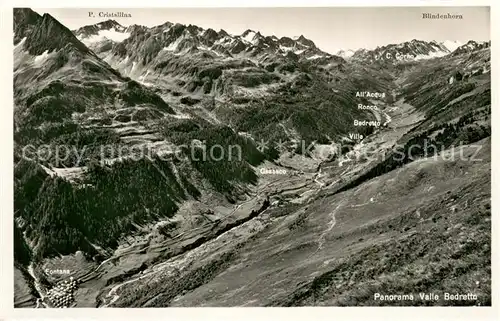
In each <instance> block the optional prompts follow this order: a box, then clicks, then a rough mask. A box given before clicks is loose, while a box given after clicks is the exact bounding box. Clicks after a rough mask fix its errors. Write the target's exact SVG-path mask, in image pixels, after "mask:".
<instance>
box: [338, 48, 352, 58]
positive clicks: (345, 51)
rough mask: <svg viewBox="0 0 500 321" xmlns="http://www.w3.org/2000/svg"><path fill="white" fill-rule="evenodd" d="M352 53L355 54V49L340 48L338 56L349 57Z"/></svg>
mask: <svg viewBox="0 0 500 321" xmlns="http://www.w3.org/2000/svg"><path fill="white" fill-rule="evenodd" d="M352 55H354V50H351V49H340V50H339V51H338V52H337V56H340V57H342V58H344V59H345V58H349V57H351V56H352Z"/></svg>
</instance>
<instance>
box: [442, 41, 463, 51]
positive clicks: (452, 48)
mask: <svg viewBox="0 0 500 321" xmlns="http://www.w3.org/2000/svg"><path fill="white" fill-rule="evenodd" d="M441 44H442V45H443V46H444V47H446V49H448V50H449V51H450V52H451V51H455V50H456V49H457V48H458V47H460V46H462V45H463V43H462V42H460V41H458V40H455V41H453V40H446V41H443V42H442V43H441Z"/></svg>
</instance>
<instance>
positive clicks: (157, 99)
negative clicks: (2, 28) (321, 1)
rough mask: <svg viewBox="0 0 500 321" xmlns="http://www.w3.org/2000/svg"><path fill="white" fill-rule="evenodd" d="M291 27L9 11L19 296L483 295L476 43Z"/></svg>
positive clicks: (481, 75) (233, 302)
mask: <svg viewBox="0 0 500 321" xmlns="http://www.w3.org/2000/svg"><path fill="white" fill-rule="evenodd" d="M346 32H348V31H346ZM292 36H293V35H290V37H281V38H278V37H276V36H273V35H263V34H261V33H260V32H259V31H254V30H246V31H245V32H243V33H242V34H240V35H233V34H229V33H228V32H226V31H224V30H219V31H216V30H213V29H203V28H200V27H198V26H194V25H183V24H179V23H174V22H165V23H164V24H162V25H158V26H155V27H146V26H141V25H130V26H122V25H120V24H119V23H118V22H116V21H114V20H107V21H102V22H99V23H97V24H94V25H88V26H84V27H81V28H79V29H77V30H69V29H68V28H66V27H65V26H64V25H63V24H61V23H60V22H59V21H57V20H56V19H55V18H54V17H52V16H51V15H49V14H43V15H40V14H38V13H36V12H35V11H33V10H31V9H27V8H23V9H14V39H13V40H14V49H13V50H14V67H13V73H14V75H13V77H14V254H15V264H14V265H15V266H14V276H15V293H14V294H15V298H14V305H15V307H38V308H45V307H169V306H359V305H483V306H484V305H491V288H490V282H491V260H490V254H491V233H490V232H491V212H490V197H491V187H490V183H491V179H490V165H491V161H490V147H491V119H490V118H491V116H490V115H491V85H490V81H491V71H490V43H489V42H480V41H478V40H477V39H476V40H475V39H471V40H470V41H469V42H467V43H458V42H455V41H446V42H437V41H431V42H427V41H421V40H411V41H408V42H404V43H399V44H388V45H384V46H381V47H378V48H376V49H373V50H366V49H359V50H355V51H349V50H343V51H342V52H339V53H338V54H332V53H327V52H325V51H323V50H321V49H320V48H318V47H317V46H316V44H315V43H314V42H313V41H312V40H310V39H308V38H306V37H304V36H299V37H293V38H292ZM332 41H333V40H332ZM235 146H236V147H238V148H236V149H235V148H232V147H235ZM415 146H418V148H414V147H415ZM212 151H214V154H215V155H211V156H212V157H210V156H208V154H210V153H209V152H212ZM221 153H222V154H223V156H224V157H219V156H220V155H221ZM410 292H412V293H413V297H414V298H415V299H414V300H406V301H404V300H401V301H387V300H376V299H375V296H374V293H408V294H409V293H410ZM444 292H447V293H453V294H456V293H465V294H466V293H474V294H475V295H476V296H475V299H470V298H469V299H466V298H464V297H457V298H458V299H454V300H446V299H445V296H444V295H443V293H444ZM419 293H425V294H427V293H436V294H439V295H438V299H432V300H430V299H429V300H420V299H419V297H420V296H419ZM433 298H434V297H433Z"/></svg>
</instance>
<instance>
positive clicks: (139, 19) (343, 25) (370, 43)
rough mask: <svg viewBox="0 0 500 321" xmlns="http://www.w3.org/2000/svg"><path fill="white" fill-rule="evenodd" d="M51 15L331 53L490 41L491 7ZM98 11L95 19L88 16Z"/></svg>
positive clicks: (67, 21)
mask: <svg viewBox="0 0 500 321" xmlns="http://www.w3.org/2000/svg"><path fill="white" fill-rule="evenodd" d="M34 10H35V11H37V12H38V13H40V14H43V13H45V12H48V13H50V14H51V15H52V16H54V17H55V18H56V19H58V20H59V21H60V22H61V23H62V24H64V25H65V26H66V27H68V28H70V29H72V30H73V29H76V28H79V27H81V26H84V25H88V24H95V23H98V22H100V21H104V20H108V19H109V18H99V17H98V13H99V12H119V11H121V12H126V13H130V14H131V15H132V17H131V18H113V19H115V20H116V21H118V22H119V23H120V24H122V25H124V26H128V25H131V24H139V25H145V26H149V27H151V26H155V25H160V24H163V23H165V22H166V21H170V22H174V23H176V22H179V23H183V24H194V25H197V26H200V27H203V28H209V27H210V28H212V29H215V30H217V31H218V30H220V29H224V30H226V31H227V32H229V33H231V34H241V33H242V32H243V31H245V30H246V29H252V30H255V31H260V32H261V33H262V34H263V35H273V34H274V35H276V36H278V37H282V36H288V37H294V36H299V35H301V34H302V35H304V36H305V37H306V38H309V39H311V40H313V41H314V42H315V43H316V45H317V46H318V47H319V48H320V49H322V50H324V51H327V52H331V53H335V52H337V51H338V50H339V49H358V48H366V49H373V48H375V47H377V46H383V45H386V44H390V43H400V42H404V41H408V40H412V39H419V40H426V41H431V40H436V41H444V40H458V41H461V42H467V41H468V40H476V41H477V40H481V41H483V40H490V10H489V7H327V8H321V7H313V8H307V7H306V8H290V7H288V8H272V7H271V8H123V9H117V8H112V9H106V8H99V9H80V8H58V9H38V8H35V9H34ZM89 11H93V12H94V13H95V14H96V17H95V18H91V17H89V14H88V12H89ZM448 12H449V13H450V14H461V15H463V19H461V20H430V19H422V13H432V14H436V13H448Z"/></svg>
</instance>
